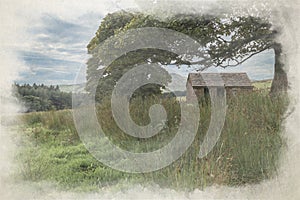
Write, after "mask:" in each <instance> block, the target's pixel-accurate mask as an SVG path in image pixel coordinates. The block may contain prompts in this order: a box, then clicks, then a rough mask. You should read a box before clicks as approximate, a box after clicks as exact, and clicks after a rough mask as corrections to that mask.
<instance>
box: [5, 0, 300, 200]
mask: <svg viewBox="0 0 300 200" xmlns="http://www.w3.org/2000/svg"><path fill="white" fill-rule="evenodd" d="M121 10H126V11H128V12H139V13H143V14H145V15H151V16H154V17H155V19H158V20H161V21H164V20H167V17H169V16H178V15H180V14H185V15H191V16H193V15H194V14H199V13H201V14H205V15H213V16H220V15H222V16H226V13H227V15H230V14H232V15H236V16H253V17H262V18H263V17H267V16H268V17H269V18H268V19H269V21H270V23H272V25H273V27H272V28H275V29H276V28H278V30H280V34H278V37H277V38H276V41H278V42H279V43H280V44H282V55H283V56H282V62H283V63H284V70H285V72H286V73H287V77H288V82H289V87H288V93H287V94H286V95H288V97H289V99H290V102H289V106H288V108H287V110H286V113H285V114H284V116H285V117H284V120H283V121H282V122H281V130H280V132H281V136H282V138H283V140H284V141H286V142H285V144H284V148H282V150H281V151H280V152H279V153H278V156H279V157H280V159H279V161H278V163H279V164H278V167H277V173H276V175H275V176H272V177H270V178H267V179H263V180H261V181H259V182H258V183H251V182H249V184H243V185H234V184H233V185H230V184H223V183H222V181H220V182H221V183H222V184H221V185H220V184H218V183H219V182H216V183H215V184H211V185H209V186H208V187H199V188H197V187H196V188H193V189H192V190H189V191H185V190H184V188H182V189H183V190H184V191H182V190H179V189H174V187H160V186H159V185H158V184H156V183H153V182H149V183H148V184H146V186H145V185H142V184H141V183H139V182H138V181H137V184H135V183H133V182H132V181H131V182H130V181H129V182H130V183H129V182H128V183H127V182H126V181H127V179H122V180H121V179H120V181H119V182H118V181H116V182H114V184H107V185H105V183H104V185H102V186H98V190H95V189H94V190H92V191H90V190H87V191H86V190H85V189H84V188H83V189H82V191H80V192H76V191H74V190H68V189H65V188H64V189H61V188H60V187H59V184H58V185H57V183H56V182H55V181H50V180H49V179H48V180H40V179H39V178H37V179H36V180H32V179H30V178H26V176H24V177H25V178H24V177H23V179H21V180H20V178H19V177H18V175H17V174H18V173H16V172H18V171H20V169H21V168H22V166H23V165H21V164H20V162H17V161H16V160H17V159H16V155H19V156H20V154H19V151H20V149H22V148H24V146H26V145H29V146H30V145H33V144H31V143H30V144H27V143H24V142H23V139H24V138H23V136H22V134H21V133H20V130H19V128H17V125H18V124H21V123H23V122H21V121H19V119H20V118H19V116H20V115H24V113H22V112H24V110H25V109H26V108H25V105H24V103H23V102H22V101H20V99H18V98H17V97H16V96H15V95H14V94H15V90H13V88H12V85H13V84H14V83H18V84H21V85H22V84H30V85H32V84H34V83H36V84H44V85H59V86H60V88H61V90H64V89H65V88H68V89H65V90H67V91H72V89H70V86H68V85H74V84H77V85H78V87H80V89H78V88H76V87H74V88H75V89H74V90H78V91H81V92H82V91H83V90H84V89H83V87H84V85H85V84H86V83H87V80H86V76H87V75H88V73H89V72H88V71H87V70H88V65H87V62H88V61H89V59H90V58H91V57H92V56H93V55H92V53H90V54H88V49H87V45H88V44H89V42H90V41H91V40H92V38H93V37H94V36H95V33H96V32H97V30H98V28H99V25H100V24H101V23H102V22H103V19H104V18H105V17H106V16H107V15H108V14H109V13H114V12H117V11H121ZM299 13H300V2H299V1H298V0H287V1H282V0H275V1H271V0H270V1H268V0H264V1H258V0H257V1H256V0H253V1H250V0H238V1H226V0H205V1H202V0H194V1H189V0H188V1H184V0H181V1H177V0H176V1H175V0H174V1H172V0H149V1H146V0H124V1H122V0H113V1H109V0H107V1H106V0H86V1H79V0H65V1H60V0H51V1H39V0H23V1H16V0H10V1H8V0H2V1H1V3H0V25H1V28H0V65H1V71H0V72H1V73H0V97H1V102H0V116H1V126H0V131H1V133H0V146H1V148H0V198H1V199H86V200H88V199H148V198H149V199H278V200H279V199H298V198H300V192H299V191H300V181H299V178H300V170H299V169H300V161H299V153H300V136H299V134H298V132H299V131H298V130H299V128H300V127H299V122H300V116H299V109H300V106H299V91H300V90H299V89H300V87H299V81H300V78H299V77H300V71H299V69H298V68H299V63H300V51H299V45H300V37H299V36H300V33H299V31H300V30H299V25H300V24H299V17H300V15H299ZM115 23H117V22H115ZM132 23H133V22H132ZM152 28H153V26H152ZM143 31H144V32H143ZM126 34H127V35H126ZM126 34H124V35H122V34H121V35H118V37H119V38H117V37H115V38H114V37H112V38H110V39H109V40H107V41H106V42H107V43H106V44H99V46H100V47H99V46H98V48H99V49H100V50H99V52H101V48H102V47H103V46H105V45H111V44H112V42H116V43H117V42H118V39H120V38H122V39H123V38H127V39H128V38H129V39H130V37H133V38H135V40H136V41H138V39H140V38H142V37H144V36H145V38H147V37H149V38H148V43H147V42H144V43H143V45H144V46H143V47H144V48H151V47H153V48H154V47H159V48H160V49H163V50H168V51H174V53H176V54H179V55H187V54H188V53H187V52H189V51H188V50H190V51H192V50H193V49H196V48H197V46H195V45H196V43H197V42H195V43H194V40H193V38H189V39H186V38H185V39H184V40H185V41H188V42H189V43H188V42H186V43H185V44H178V46H180V45H182V47H181V46H180V48H179V47H178V46H177V47H176V48H177V49H176V48H170V47H169V46H168V45H164V44H167V43H168V42H169V43H168V44H170V43H172V42H174V41H175V40H176V39H178V38H179V39H182V40H183V38H184V37H185V36H184V34H182V35H180V34H179V35H176V34H177V33H174V32H172V31H170V30H163V29H156V28H153V29H151V30H150V29H143V30H142V29H141V30H140V32H138V31H137V32H134V30H133V31H132V32H130V33H126ZM139 34H142V35H139ZM151 34H152V35H155V34H158V35H159V34H161V37H158V38H156V37H153V36H152V35H151ZM165 34H168V36H166V35H165ZM149 35H150V36H151V37H150V36H149ZM139 37H140V38H139ZM115 39H116V40H115ZM179 39H178V40H179ZM223 39H224V38H223ZM225 39H226V38H225ZM137 44H138V43H137ZM101 45H102V46H101ZM155 45H156V46H155ZM136 47H137V46H132V47H130V48H128V49H126V48H123V47H119V48H116V49H117V50H116V49H114V48H113V47H112V49H113V50H115V52H117V53H115V54H116V55H118V54H121V53H124V52H125V53H129V52H130V51H129V50H135V49H136ZM187 47H188V48H189V49H188V48H187ZM106 48H107V47H106ZM122 48H123V49H122ZM174 49H175V50H174ZM178 49H179V50H178ZM187 49H188V50H187ZM110 50H111V49H110ZM101 53H102V54H101V55H106V54H105V53H107V52H105V51H102V52H101ZM108 54H109V53H107V55H108ZM114 56H115V55H114ZM108 57H109V55H108V56H107V57H106V58H107V59H102V60H101V62H102V63H101V64H103V63H104V64H108V63H112V60H110V59H111V57H110V58H108ZM275 60H276V58H275V52H274V51H273V49H272V48H269V49H267V50H265V51H262V52H261V53H259V54H257V55H255V56H253V57H251V58H250V59H249V60H247V61H245V62H244V63H243V64H241V65H239V66H237V67H228V68H226V69H223V68H217V69H215V68H208V69H207V70H204V71H205V72H210V73H216V72H217V73H225V72H226V73H240V72H245V73H247V75H248V77H249V79H250V80H251V81H253V82H257V83H259V82H262V81H270V80H271V79H273V77H274V73H275V70H274V65H275ZM99 62H100V61H99ZM149 62H150V61H149ZM99 65H100V64H99ZM147 65H148V64H146V65H143V66H140V68H138V67H137V68H135V70H129V72H130V73H132V74H133V75H132V74H130V73H129V74H125V75H124V77H125V78H124V77H123V79H120V80H122V81H123V82H122V83H120V82H119V83H118V84H116V87H119V88H117V89H116V90H115V93H113V96H112V97H113V99H112V100H111V103H112V105H115V106H116V108H115V109H113V111H112V112H113V113H112V117H114V118H115V119H116V123H117V125H118V127H119V129H121V130H122V131H124V132H125V133H128V131H129V132H130V134H129V135H131V136H132V137H140V138H143V139H145V138H147V137H149V138H150V137H152V136H155V135H156V134H157V133H158V132H159V131H161V130H163V128H164V126H163V125H162V126H160V125H159V124H160V123H162V124H163V123H166V115H167V114H168V112H166V111H165V110H164V109H163V108H162V107H161V106H160V105H155V106H153V107H151V109H150V110H149V116H150V120H152V121H151V123H150V124H149V125H148V126H146V124H147V123H145V124H144V126H140V125H137V124H134V122H133V120H132V119H131V116H130V113H129V111H128V110H127V107H126V106H127V105H129V101H128V102H127V100H128V98H129V97H130V95H131V94H127V93H126V92H132V93H133V92H134V90H133V91H131V90H132V88H129V87H133V86H134V87H136V88H135V89H137V88H139V86H142V85H143V84H146V83H147V84H149V83H159V84H164V78H163V75H164V73H165V72H169V74H171V75H172V77H173V78H174V77H175V78H174V80H176V81H177V82H172V84H171V85H169V88H168V89H169V91H174V92H175V91H177V92H178V90H185V87H186V82H185V81H186V79H187V76H188V74H189V73H193V72H197V69H199V66H198V65H196V66H191V67H188V66H187V65H183V66H181V67H180V68H177V67H176V66H174V65H172V64H168V65H165V66H163V67H162V68H160V69H161V71H159V70H158V71H157V69H154V68H153V69H152V68H150V67H148V68H147ZM145 66H146V68H147V69H146V68H145ZM100 68H101V66H99V69H100ZM147 70H148V71H147ZM141 72H143V73H144V74H143V73H141ZM134 75H136V77H138V76H139V77H141V78H140V79H138V78H137V80H136V82H135V83H132V80H134V79H135V76H134ZM154 75H157V77H158V76H161V77H162V78H157V79H155V78H154ZM105 76H109V73H108V74H105V73H104V74H103V77H104V78H105ZM151 76H152V77H151ZM99 78H100V77H99ZM126 80H127V81H126ZM128 80H130V81H131V82H130V81H129V82H128ZM220 80H221V79H220ZM221 81H222V80H221ZM178 82H181V83H178ZM208 82H209V80H208ZM131 83H132V84H131ZM221 86H224V84H223V85H222V84H221ZM120 88H121V89H120ZM118 89H119V90H118ZM124 91H125V92H124ZM211 91H213V90H211ZM94 92H96V88H95V90H94ZM194 95H196V94H194ZM210 95H211V100H212V101H214V98H215V100H216V102H217V103H213V107H214V109H212V116H218V117H215V118H217V119H216V120H213V118H214V117H213V118H212V120H211V123H212V125H211V127H212V128H211V129H209V130H210V134H213V132H220V133H221V131H220V130H221V129H222V128H224V127H223V125H224V124H225V128H226V121H225V120H223V117H224V118H225V115H226V114H227V115H229V114H230V111H228V109H226V108H227V107H226V106H225V105H226V97H225V96H223V98H221V100H220V101H219V98H216V97H213V96H214V95H213V92H211V93H210ZM83 96H84V97H86V99H85V100H89V101H86V102H84V103H85V104H86V105H84V106H86V107H87V108H86V107H80V106H78V105H79V104H80V103H82V99H81V100H80V98H83ZM124 96H125V97H126V98H124ZM95 97H96V98H97V95H96V94H94V96H92V98H90V96H89V97H87V93H80V94H79V93H78V94H75V95H73V109H74V114H73V115H70V116H69V117H70V119H72V120H73V118H74V122H75V128H76V129H77V131H78V135H79V137H78V138H80V139H81V140H82V142H83V143H85V145H86V146H85V147H82V148H87V149H88V150H89V151H90V153H91V154H93V156H94V157H95V158H96V159H98V160H100V161H103V162H104V164H105V165H106V166H109V167H112V168H114V170H116V171H118V173H119V171H125V172H128V173H129V174H131V173H148V172H152V171H156V170H161V168H164V167H167V166H168V165H170V163H172V162H173V161H176V160H177V159H179V158H180V156H182V154H184V152H185V151H186V150H187V149H188V147H189V145H191V143H192V141H193V139H194V138H193V137H194V135H193V134H191V136H190V137H191V138H189V139H190V140H189V139H187V138H184V137H182V136H180V134H184V132H186V131H187V130H188V131H190V132H191V133H194V132H195V134H196V132H197V131H196V130H197V129H198V124H197V121H199V119H198V117H199V116H198V115H197V113H198V112H201V111H200V110H198V107H193V106H195V104H196V102H192V103H190V107H188V106H187V107H185V106H186V105H185V103H182V104H180V105H179V104H178V106H181V107H180V108H181V111H183V114H181V117H182V118H183V116H184V117H186V118H187V119H189V120H188V121H187V122H182V123H180V124H179V125H178V127H179V128H178V127H177V128H178V129H179V131H178V133H180V134H179V136H178V137H175V139H174V140H172V141H174V143H172V144H176V145H177V146H178V147H181V148H178V149H176V151H175V150H174V149H173V146H172V145H170V146H166V148H165V149H164V150H162V151H157V152H155V151H153V152H154V153H153V154H151V155H150V154H149V155H148V154H147V156H148V157H147V156H145V154H143V155H142V154H139V153H136V154H131V153H129V154H126V153H124V151H121V150H120V151H119V149H114V148H115V147H114V146H113V145H112V146H110V147H106V146H107V145H106V144H108V143H109V141H106V140H104V142H103V141H102V140H100V139H101V138H100V139H99V141H98V140H96V139H95V140H94V139H93V138H92V139H91V138H88V136H87V135H89V134H91V135H92V134H94V132H93V131H92V128H91V127H94V125H95V124H94V123H93V121H92V119H95V120H98V119H97V116H96V115H97V113H96V112H95V110H94V108H90V107H89V105H90V104H89V103H90V101H92V102H94V101H95ZM74 98H75V99H76V100H74ZM122 98H124V99H122ZM78 99H79V100H78ZM74 102H75V104H74ZM193 103H195V104H193ZM197 103H198V102H197ZM125 107H126V108H125ZM82 108H86V110H85V112H81V110H80V109H82ZM191 108H192V110H193V112H191V111H187V110H184V109H191ZM77 109H78V112H77ZM274 110H276V109H274ZM52 112H53V111H52ZM54 112H59V111H54ZM54 112H53V113H54ZM189 112H190V114H189ZM262 112H263V111H262ZM90 113H91V114H90ZM119 113H121V115H119ZM124 113H125V114H124ZM195 113H196V114H195ZM53 115H54V114H53ZM50 116H51V114H50ZM82 116H85V117H86V118H89V121H86V122H85V121H84V122H83V121H82V120H81V119H82V118H80V117H82ZM200 118H201V116H200ZM124 119H126V120H127V121H124ZM148 121H149V120H148ZM194 121H195V122H194ZM191 122H193V124H192V125H191ZM257 123H259V122H257ZM262 123H264V122H262ZM156 124H158V125H157V126H156ZM195 124H197V125H195ZM129 125H130V126H129ZM86 126H89V128H90V129H87V128H86ZM200 126H201V124H200ZM95 127H97V128H99V127H98V124H96V125H95ZM132 127H134V128H132ZM153 127H154V128H153ZM262 127H263V125H262ZM75 128H74V130H76V129H75ZM266 129H268V127H266ZM24 130H25V129H24ZM26 130H27V132H26V134H27V133H28V129H26ZM34 130H35V129H34V128H32V129H30V131H32V133H33V132H34ZM82 130H86V132H82ZM93 130H99V129H93ZM180 131H182V132H180ZM251 131H253V130H247V131H246V132H245V133H243V134H245V135H247V134H251ZM103 132H105V128H104V129H103ZM141 132H142V134H141V135H139V134H140V133H141ZM208 132H209V131H208ZM95 133H96V132H95ZM97 134H99V133H98V132H97ZM93 136H94V135H93ZM176 136H177V135H176ZM58 137H59V136H58ZM214 137H215V139H216V141H214V140H210V142H207V143H203V145H204V146H205V145H206V146H205V147H203V148H202V154H203V152H205V150H207V152H206V154H205V155H204V156H202V157H205V156H207V155H209V153H210V151H211V149H212V148H213V147H214V145H215V143H216V142H217V141H218V139H219V137H222V136H220V135H218V134H217V135H214ZM177 139H178V140H179V141H181V142H178V141H176V140H177ZM260 141H261V140H260V138H258V139H257V141H256V142H257V144H258V143H259V142H260ZM31 142H32V141H31ZM95 142H100V143H101V142H103V144H101V145H103V146H105V148H104V147H103V148H102V149H101V151H103V150H104V151H111V152H113V153H112V154H111V155H113V156H112V157H113V158H115V157H117V158H118V159H119V160H122V159H124V162H123V163H122V164H121V166H120V163H119V160H118V162H116V161H115V160H114V159H112V157H110V158H109V159H107V158H106V157H105V156H104V157H105V158H104V157H101V156H103V155H102V154H101V152H100V153H99V152H98V149H96V150H95V146H97V144H96V143H95ZM104 144H105V145H104ZM170 144H171V143H170ZM89 145H90V146H89ZM82 146H83V145H82ZM210 146H212V148H210ZM258 146H259V145H258ZM31 147H32V146H30V148H31ZM28 148H29V147H28ZM49 148H50V147H49ZM168 148H169V149H168ZM270 148H272V146H271V147H270ZM33 149H34V148H33ZM33 149H31V151H32V150H33ZM112 149H113V150H112ZM93 150H94V151H93ZM169 150H170V151H169ZM62 151H63V150H62ZM49 152H50V150H49ZM170 152H171V153H170ZM198 152H199V150H198ZM118 153H119V154H118ZM50 154H51V153H49V155H50ZM22 155H23V154H21V156H22ZM45 155H47V153H45ZM166 155H170V157H168V158H167V157H166ZM98 156H100V157H101V159H100V158H99V157H98ZM159 156H161V157H159ZM164 156H165V157H164ZM172 156H173V157H172ZM160 158H166V159H165V160H164V161H161V160H160ZM66 159H68V158H67V157H66ZM126 159H129V160H131V161H134V162H127V161H126ZM151 159H153V160H151ZM138 161H140V162H138ZM105 162H106V163H105ZM160 162H161V163H160ZM261 162H264V160H262V161H261ZM145 163H146V165H147V163H149V165H147V166H144V165H143V164H145ZM151 163H152V165H150V164H151ZM52 164H53V163H52ZM52 164H49V165H48V166H50V167H51V166H52ZM46 165H47V164H46ZM88 165H89V166H90V165H91V163H89V164H88ZM249 165H251V163H249ZM26 166H28V165H26ZM131 166H132V168H131ZM44 167H45V166H44ZM131 169H132V170H131ZM70 170H71V169H70ZM21 171H22V170H21ZM49 171H51V170H48V171H47V167H45V170H41V171H40V173H41V176H40V177H43V173H48V172H49ZM116 171H114V172H116ZM75 172H76V171H75ZM58 173H59V172H58ZM120 173H121V172H120ZM122 173H123V172H122ZM112 176H114V174H111V177H112ZM116 176H118V175H116ZM126 176H127V174H126ZM213 176H214V175H213V174H212V175H211V177H213ZM36 177H39V176H36ZM129 177H130V175H129ZM149 177H151V176H149ZM178 177H179V176H177V178H178ZM99 179H101V177H99ZM129 179H130V180H131V178H129ZM195 179H196V177H195ZM220 179H221V178H220ZM117 180H118V179H117ZM133 180H134V181H135V179H133ZM179 181H180V180H179ZM154 182H155V181H154Z"/></svg>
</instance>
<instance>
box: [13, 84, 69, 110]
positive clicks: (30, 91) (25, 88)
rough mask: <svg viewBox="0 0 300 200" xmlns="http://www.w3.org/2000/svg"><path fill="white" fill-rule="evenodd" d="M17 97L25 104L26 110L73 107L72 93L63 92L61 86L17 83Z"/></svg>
mask: <svg viewBox="0 0 300 200" xmlns="http://www.w3.org/2000/svg"><path fill="white" fill-rule="evenodd" d="M14 87H15V92H16V97H17V98H18V99H19V100H20V101H22V102H23V103H24V104H25V107H26V109H27V110H26V112H39V111H49V110H63V109H69V108H71V107H72V93H66V92H61V91H60V90H59V86H58V85H57V86H53V85H50V86H46V85H44V84H41V85H37V84H33V85H32V86H31V85H29V84H23V85H20V84H15V85H14Z"/></svg>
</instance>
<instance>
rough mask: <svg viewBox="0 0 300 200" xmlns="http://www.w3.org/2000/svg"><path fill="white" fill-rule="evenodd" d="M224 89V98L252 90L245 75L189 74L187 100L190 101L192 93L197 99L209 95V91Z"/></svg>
mask: <svg viewBox="0 0 300 200" xmlns="http://www.w3.org/2000/svg"><path fill="white" fill-rule="evenodd" d="M222 88H225V91H226V96H230V95H234V96H235V95H237V94H238V93H241V92H250V91H252V90H253V86H252V84H251V81H250V79H249V77H248V76H247V74H246V73H190V74H189V76H188V80H187V100H191V99H192V98H193V97H192V92H193V91H194V92H195V94H196V95H197V97H198V98H199V97H204V96H205V95H209V89H216V90H217V93H218V90H219V89H220V90H221V89H222Z"/></svg>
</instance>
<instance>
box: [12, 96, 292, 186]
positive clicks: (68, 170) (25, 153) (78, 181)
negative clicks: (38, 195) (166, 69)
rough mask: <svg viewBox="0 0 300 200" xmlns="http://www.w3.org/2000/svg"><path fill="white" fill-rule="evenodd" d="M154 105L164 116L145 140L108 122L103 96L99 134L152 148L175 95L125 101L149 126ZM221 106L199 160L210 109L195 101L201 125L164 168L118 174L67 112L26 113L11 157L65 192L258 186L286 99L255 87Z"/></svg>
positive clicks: (277, 144)
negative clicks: (217, 128) (90, 147)
mask: <svg viewBox="0 0 300 200" xmlns="http://www.w3.org/2000/svg"><path fill="white" fill-rule="evenodd" d="M154 103H161V104H162V105H164V107H165V108H166V111H167V114H168V120H167V122H166V125H165V126H164V127H163V129H162V131H161V132H160V134H158V135H156V136H154V137H152V138H150V139H138V138H134V137H131V136H129V135H127V134H125V133H123V132H122V131H121V130H120V129H119V128H118V127H117V125H116V123H115V122H114V120H113V116H112V112H111V108H110V102H109V101H105V102H103V103H102V104H101V105H98V106H97V110H98V119H99V123H100V124H101V126H102V128H103V130H104V132H105V133H106V135H107V136H108V137H109V138H110V139H111V140H112V141H113V142H114V143H115V144H116V145H118V146H120V147H121V148H123V149H126V150H130V151H134V152H148V151H153V150H156V149H159V148H161V147H162V146H164V145H166V144H167V143H168V142H169V141H170V140H171V139H172V138H173V136H174V135H175V134H176V132H177V130H178V125H179V122H180V118H181V115H180V106H179V102H178V101H176V99H160V98H152V99H147V100H143V99H134V100H132V101H131V104H130V113H131V117H132V119H133V120H134V121H135V122H136V123H137V124H140V125H146V124H148V123H149V122H150V121H149V120H150V119H149V116H148V109H149V107H150V106H151V105H153V104H154ZM227 104H228V110H227V116H226V121H225V125H224V128H223V131H222V134H221V137H220V139H219V141H218V142H217V144H216V146H215V147H214V149H213V150H212V152H210V153H209V154H208V155H207V156H206V157H205V158H203V159H199V158H198V157H197V155H198V153H199V146H200V144H201V142H202V139H203V137H204V135H205V134H206V131H207V128H208V125H209V123H210V106H209V104H208V105H207V104H205V103H200V104H199V105H200V112H201V113H200V116H201V117H200V123H199V124H200V126H199V130H198V133H197V136H196V138H195V140H194V142H193V144H192V145H191V146H190V148H189V149H188V150H187V151H186V152H185V153H184V155H183V156H182V157H181V158H179V159H178V160H176V161H175V162H174V163H172V164H171V165H170V166H168V167H165V168H163V169H161V170H158V171H155V172H152V173H144V174H128V173H123V172H119V171H116V170H113V169H110V168H108V167H106V166H104V165H103V164H101V163H100V162H98V161H97V160H96V159H95V158H93V157H92V155H90V154H89V152H88V151H87V150H86V149H85V147H84V145H83V144H82V143H81V141H80V140H79V138H78V136H77V133H76V129H75V126H74V123H73V120H72V115H71V111H70V110H66V111H56V112H45V113H31V114H25V115H23V116H22V118H23V120H24V122H25V123H24V124H25V125H24V126H21V128H22V130H23V131H22V134H24V135H25V136H26V137H25V138H26V139H27V141H30V142H27V143H24V144H26V145H24V147H23V149H22V151H20V154H19V155H18V157H17V159H18V160H19V161H20V171H19V175H21V177H23V179H25V180H32V181H41V180H48V181H54V182H56V183H58V184H59V185H61V186H63V187H65V188H68V189H74V188H77V189H78V188H80V189H88V190H94V189H97V188H99V187H104V186H107V185H111V184H116V183H118V182H122V181H125V182H126V183H128V182H134V183H136V182H139V183H153V182H154V183H157V184H160V185H161V186H162V187H172V188H176V189H179V188H181V189H182V188H183V189H194V188H200V189H202V188H204V187H206V186H209V185H212V184H223V185H241V184H247V183H258V182H260V181H262V180H264V179H268V178H270V177H272V176H274V175H276V170H277V169H278V160H279V157H280V152H281V150H282V149H283V147H284V145H285V141H284V139H283V137H282V135H281V130H282V127H281V124H282V119H283V115H284V113H285V110H286V108H287V105H288V102H287V100H286V98H285V97H276V98H275V97H270V96H268V95H266V94H265V93H261V92H259V91H258V92H253V93H249V94H243V95H238V96H236V97H230V98H228V100H227ZM24 140H25V139H24Z"/></svg>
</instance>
